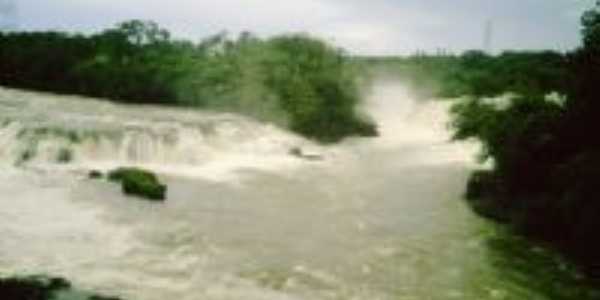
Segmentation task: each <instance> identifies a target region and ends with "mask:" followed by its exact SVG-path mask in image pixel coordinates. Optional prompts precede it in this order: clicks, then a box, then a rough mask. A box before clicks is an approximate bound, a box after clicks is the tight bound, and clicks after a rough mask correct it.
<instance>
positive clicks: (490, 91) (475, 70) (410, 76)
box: [359, 50, 567, 98]
mask: <svg viewBox="0 0 600 300" xmlns="http://www.w3.org/2000/svg"><path fill="white" fill-rule="evenodd" d="M359 62H363V65H365V68H366V69H367V70H371V71H373V72H375V73H382V72H383V73H386V74H389V75H392V76H400V77H403V78H404V81H405V82H407V83H408V84H409V86H410V87H411V88H412V89H413V91H415V92H417V93H419V94H420V95H422V96H424V97H442V98H454V97H460V96H465V95H472V96H496V95H500V94H504V93H507V92H514V93H519V94H534V93H540V92H543V91H557V92H560V91H563V90H564V89H565V86H564V85H565V76H566V71H567V57H566V56H565V55H564V54H561V53H557V52H553V51H521V52H518V51H506V52H503V53H501V54H500V55H496V56H493V55H489V54H487V53H485V52H482V51H479V50H471V51H467V52H465V53H463V54H461V55H450V54H443V55H427V54H419V55H414V56H409V57H390V58H366V59H359Z"/></svg>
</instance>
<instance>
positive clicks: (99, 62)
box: [0, 20, 376, 142]
mask: <svg viewBox="0 0 600 300" xmlns="http://www.w3.org/2000/svg"><path fill="white" fill-rule="evenodd" d="M0 45H1V46H0V85H4V86H9V87H16V88H24V89H34V90H42V91H52V92H58V93H70V94H81V95H87V96H93V97H103V98H109V99H112V100H114V101H118V102H126V103H151V104H169V105H184V106H192V107H199V108H210V109H220V110H228V111H232V110H233V111H237V112H241V113H245V114H249V115H252V116H255V117H258V118H261V119H265V120H269V121H275V122H278V123H279V124H282V125H285V126H288V127H289V128H291V129H292V130H293V131H295V132H298V133H300V134H303V135H305V136H307V137H309V138H313V139H315V140H318V141H321V142H336V141H339V140H340V139H342V138H344V137H347V136H351V135H361V136H372V135H375V134H376V127H375V126H374V124H372V123H371V122H369V121H366V120H364V119H363V118H362V117H361V116H359V115H358V114H357V112H356V111H355V107H356V104H357V103H358V101H359V91H358V82H357V80H358V79H357V72H356V70H355V68H354V65H353V64H352V63H351V62H350V61H349V60H348V59H347V57H346V55H345V54H344V53H343V52H342V51H341V50H339V49H336V48H333V47H331V46H329V45H328V44H326V43H324V42H322V41H320V40H318V39H314V38H312V37H309V36H306V35H284V36H278V37H273V38H269V39H260V38H258V37H256V36H254V35H252V34H250V33H244V34H241V35H240V36H239V37H237V38H228V37H227V36H226V35H224V34H220V35H216V36H212V37H210V38H207V39H205V40H203V41H201V42H199V43H192V42H190V41H184V40H176V39H173V38H171V35H170V33H169V32H168V31H167V30H165V29H163V28H161V27H160V26H158V25H157V24H155V23H153V22H146V21H137V20H134V21H128V22H124V23H121V24H119V25H117V26H116V27H115V28H111V29H108V30H105V31H103V32H100V33H98V34H94V35H89V36H87V35H79V34H68V33H63V32H16V33H14V32H13V33H2V34H0Z"/></svg>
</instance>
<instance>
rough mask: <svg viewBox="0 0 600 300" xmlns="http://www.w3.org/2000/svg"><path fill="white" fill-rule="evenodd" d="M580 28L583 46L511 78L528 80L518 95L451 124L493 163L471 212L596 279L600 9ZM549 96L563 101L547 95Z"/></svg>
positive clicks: (481, 105)
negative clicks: (538, 243)
mask: <svg viewBox="0 0 600 300" xmlns="http://www.w3.org/2000/svg"><path fill="white" fill-rule="evenodd" d="M582 23H583V30H582V34H583V45H582V47H580V48H579V49H577V50H575V51H572V52H570V53H567V54H565V55H563V56H558V58H560V59H556V60H555V59H547V60H539V61H536V62H535V65H538V64H542V65H543V64H547V66H546V67H543V66H539V67H537V68H536V69H523V70H522V71H520V72H515V73H514V74H512V76H513V77H514V78H515V79H514V82H516V81H520V80H524V81H523V82H527V81H526V79H527V78H528V77H530V80H533V81H532V82H530V83H529V84H528V85H523V86H522V85H521V83H519V84H518V85H516V86H514V85H510V86H514V87H519V89H515V91H516V92H518V93H519V95H518V96H515V97H513V98H512V99H511V101H509V102H508V103H499V102H495V101H491V100H489V99H487V100H486V99H483V98H481V97H471V98H469V99H467V100H464V101H462V102H460V103H459V104H457V105H456V106H455V107H454V111H453V112H454V116H455V119H454V123H453V125H454V128H455V129H456V136H455V137H456V138H457V139H469V138H476V139H478V140H480V141H481V142H482V145H483V155H482V158H483V159H484V160H485V159H491V160H492V161H493V165H494V167H493V169H492V170H490V171H480V172H477V173H476V174H474V175H473V176H472V178H471V180H470V182H469V185H468V191H467V197H468V198H469V200H470V202H471V203H472V204H473V207H474V208H475V209H476V210H477V211H479V212H481V213H482V214H484V215H487V216H489V217H492V218H495V219H497V220H500V221H502V222H506V223H508V224H511V225H512V226H513V227H514V228H515V229H517V230H518V231H519V232H521V233H524V234H526V235H529V236H531V237H534V238H536V239H539V240H542V241H545V242H548V243H549V244H550V245H552V246H554V247H556V248H557V249H559V250H561V251H562V252H563V253H565V254H566V255H567V256H569V257H571V258H573V259H574V260H575V261H577V262H578V263H579V264H580V265H581V266H583V267H584V269H585V271H586V272H587V273H588V274H591V275H595V276H598V275H600V239H598V233H599V232H598V230H599V229H600V201H599V200H598V191H599V188H600V139H598V137H597V136H596V135H595V133H594V132H595V130H597V128H600V84H599V83H600V81H599V80H600V4H597V5H596V6H595V8H594V9H592V10H590V11H588V12H586V13H585V15H584V16H583V18H582ZM552 57H554V55H550V56H549V58H552ZM557 62H558V63H560V64H557ZM558 66H560V68H559V67H558ZM540 70H541V71H543V72H541V73H538V72H539V71H540ZM545 71H548V72H547V73H546V72H545ZM540 75H543V76H540ZM542 79H543V80H542ZM508 82H511V81H508ZM485 84H486V82H485V80H483V81H480V80H477V81H475V83H474V85H476V86H485ZM551 91H559V92H560V93H561V95H560V96H554V97H549V96H548V93H549V92H551Z"/></svg>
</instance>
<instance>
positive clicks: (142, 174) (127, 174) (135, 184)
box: [108, 168, 167, 201]
mask: <svg viewBox="0 0 600 300" xmlns="http://www.w3.org/2000/svg"><path fill="white" fill-rule="evenodd" d="M108 179H109V180H111V181H117V182H120V183H121V186H122V189H123V193H125V194H126V195H135V196H140V197H142V198H146V199H148V200H155V201H161V200H164V199H165V194H166V192H167V187H166V185H164V184H162V183H160V182H159V180H158V178H157V177H156V175H154V174H153V173H151V172H149V171H146V170H142V169H138V168H119V169H116V170H114V171H111V172H110V173H109V174H108Z"/></svg>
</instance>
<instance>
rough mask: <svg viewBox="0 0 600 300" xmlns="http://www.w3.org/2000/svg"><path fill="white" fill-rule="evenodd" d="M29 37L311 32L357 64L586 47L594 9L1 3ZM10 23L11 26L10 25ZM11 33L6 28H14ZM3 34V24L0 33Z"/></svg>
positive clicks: (298, 1) (74, 0) (584, 3)
mask: <svg viewBox="0 0 600 300" xmlns="http://www.w3.org/2000/svg"><path fill="white" fill-rule="evenodd" d="M8 2H13V4H16V7H17V9H16V10H15V13H14V14H13V13H10V14H9V13H6V9H4V11H5V13H4V14H3V13H2V11H0V17H3V16H4V19H6V15H12V16H11V17H9V18H13V19H14V21H15V22H13V23H15V24H18V28H19V29H21V30H66V31H77V32H84V33H91V32H97V31H100V30H102V29H105V28H108V27H110V26H113V25H114V24H116V23H118V22H121V21H124V20H129V19H147V20H154V21H156V22H158V23H159V24H160V25H161V26H163V27H165V28H167V29H169V30H170V31H171V32H172V33H173V34H174V36H176V37H181V38H187V39H192V40H200V39H201V38H203V37H206V36H209V35H212V34H216V33H219V32H222V31H227V32H229V33H231V34H237V33H239V32H241V31H251V32H253V33H256V34H258V35H260V36H271V35H276V34H281V33H289V32H307V33H310V34H312V35H315V36H318V37H321V38H323V39H326V40H328V41H330V42H332V43H334V44H335V45H337V46H340V47H342V48H344V49H346V50H347V51H348V52H350V53H352V54H358V55H397V54H411V53H414V52H416V51H427V52H435V51H438V50H442V49H443V50H445V51H450V52H461V51H464V50H467V49H482V48H484V45H485V42H484V40H485V38H484V36H485V31H486V30H485V28H486V26H485V24H486V23H490V24H491V28H492V29H491V32H492V34H491V48H492V50H493V51H495V52H497V51H500V50H504V49H519V50H522V49H554V50H561V51H566V50H569V49H572V48H574V47H576V46H577V45H579V40H580V38H579V29H580V27H579V18H580V15H581V13H582V12H583V11H584V10H585V9H586V8H589V7H591V6H592V4H593V3H594V2H595V1H594V0H214V1H208V0H0V10H2V7H6V5H4V6H3V5H2V3H4V4H6V3H8ZM5 21H6V20H5ZM5 23H6V22H5ZM1 24H2V22H1V20H0V25H1Z"/></svg>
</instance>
